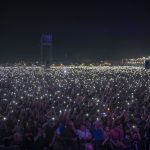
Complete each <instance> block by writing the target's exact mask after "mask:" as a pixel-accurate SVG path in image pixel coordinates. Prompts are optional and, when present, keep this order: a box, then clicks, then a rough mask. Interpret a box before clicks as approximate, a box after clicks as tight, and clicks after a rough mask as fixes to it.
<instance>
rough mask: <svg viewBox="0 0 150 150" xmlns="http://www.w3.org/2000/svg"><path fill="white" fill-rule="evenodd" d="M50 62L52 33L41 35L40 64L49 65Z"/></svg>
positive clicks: (51, 59)
mask: <svg viewBox="0 0 150 150" xmlns="http://www.w3.org/2000/svg"><path fill="white" fill-rule="evenodd" d="M52 63H53V51H52V34H43V35H42V36H41V64H42V65H46V66H49V65H50V64H52Z"/></svg>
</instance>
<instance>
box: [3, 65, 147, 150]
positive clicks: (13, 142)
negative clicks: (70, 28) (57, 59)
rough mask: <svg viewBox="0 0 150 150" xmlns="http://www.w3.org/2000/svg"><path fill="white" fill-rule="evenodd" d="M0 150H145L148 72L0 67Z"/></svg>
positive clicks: (119, 69)
mask: <svg viewBox="0 0 150 150" xmlns="http://www.w3.org/2000/svg"><path fill="white" fill-rule="evenodd" d="M0 149H15V150H17V149H18V150H150V70H145V69H144V68H142V67H131V66H130V67H125V66H124V67H123V66H116V67H106V66H103V67H93V66H92V67H51V68H47V69H46V68H43V67H40V66H39V67H26V66H15V67H10V66H9V67H6V66H5V67H0Z"/></svg>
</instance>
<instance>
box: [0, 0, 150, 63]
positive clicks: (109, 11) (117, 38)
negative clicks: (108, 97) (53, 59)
mask: <svg viewBox="0 0 150 150" xmlns="http://www.w3.org/2000/svg"><path fill="white" fill-rule="evenodd" d="M148 7H149V5H148V4H146V3H144V1H139V0H136V1H132V0H130V1H128V0H118V1H115V0H114V1H113V0H105V1H101V0H97V1H94V0H91V1H82V0H80V1H78V0H76V1H73V0H70V1H69V0H68V1H63V0H41V1H40V0H38V1H35V0H30V1H27V0H26V1H23V0H22V1H15V0H12V1H8V0H3V1H1V4H0V52H1V53H0V62H8V61H9V62H11V61H18V60H26V61H28V60H32V61H33V60H38V59H39V57H40V36H41V35H42V33H46V32H51V33H52V34H53V50H54V53H55V56H57V58H58V59H62V58H63V56H64V55H65V54H66V53H67V54H68V57H69V58H74V57H80V58H91V59H94V60H97V59H119V58H124V57H129V58H130V57H139V56H147V55H150V12H149V10H150V9H149V8H148Z"/></svg>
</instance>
